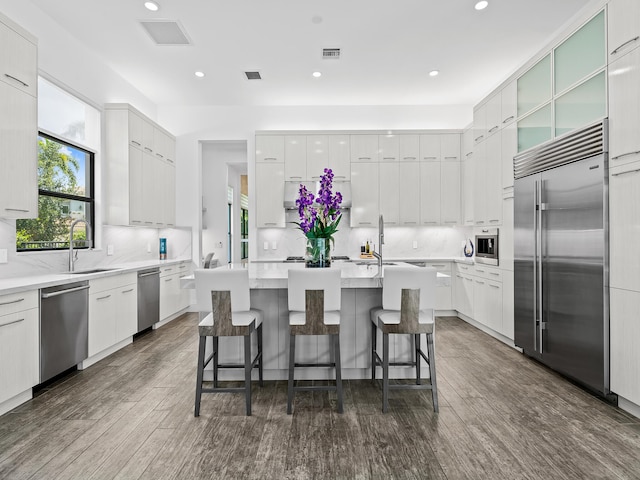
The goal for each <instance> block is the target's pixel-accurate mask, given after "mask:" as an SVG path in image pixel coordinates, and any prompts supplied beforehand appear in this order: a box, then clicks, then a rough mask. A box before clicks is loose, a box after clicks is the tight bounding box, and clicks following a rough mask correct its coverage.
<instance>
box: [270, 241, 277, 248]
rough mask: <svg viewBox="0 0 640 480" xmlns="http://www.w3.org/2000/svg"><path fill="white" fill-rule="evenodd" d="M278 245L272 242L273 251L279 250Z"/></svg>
mask: <svg viewBox="0 0 640 480" xmlns="http://www.w3.org/2000/svg"><path fill="white" fill-rule="evenodd" d="M277 248H278V244H277V243H276V242H271V250H277Z"/></svg>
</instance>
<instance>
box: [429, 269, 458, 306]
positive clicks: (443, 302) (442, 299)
mask: <svg viewBox="0 0 640 480" xmlns="http://www.w3.org/2000/svg"><path fill="white" fill-rule="evenodd" d="M425 267H433V268H435V269H436V271H437V272H438V273H444V274H446V275H449V276H451V262H425ZM452 289H453V282H451V284H450V285H442V286H437V287H436V310H453V303H452V294H451V291H452Z"/></svg>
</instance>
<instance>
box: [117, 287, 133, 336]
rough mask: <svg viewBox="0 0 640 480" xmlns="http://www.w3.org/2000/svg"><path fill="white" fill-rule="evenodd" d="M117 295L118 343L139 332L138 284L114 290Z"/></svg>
mask: <svg viewBox="0 0 640 480" xmlns="http://www.w3.org/2000/svg"><path fill="white" fill-rule="evenodd" d="M114 293H115V295H116V300H117V301H116V308H117V313H116V342H120V341H122V340H124V339H125V338H127V337H130V336H132V335H134V334H135V333H136V331H137V330H138V289H137V286H136V284H132V285H124V286H122V287H119V288H117V289H115V290H114Z"/></svg>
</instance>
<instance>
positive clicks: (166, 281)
mask: <svg viewBox="0 0 640 480" xmlns="http://www.w3.org/2000/svg"><path fill="white" fill-rule="evenodd" d="M189 274H190V268H189V263H188V262H182V263H179V264H175V265H167V266H166V267H162V268H161V269H160V321H162V320H166V319H167V318H170V317H172V316H174V315H175V314H177V313H179V312H180V311H182V310H184V309H185V308H187V307H188V306H189V291H188V290H186V289H183V288H180V277H184V276H185V275H189Z"/></svg>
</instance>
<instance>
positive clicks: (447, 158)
mask: <svg viewBox="0 0 640 480" xmlns="http://www.w3.org/2000/svg"><path fill="white" fill-rule="evenodd" d="M444 159H445V160H458V157H444Z"/></svg>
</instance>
